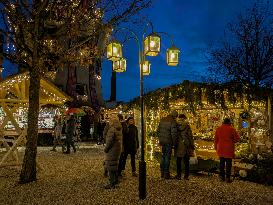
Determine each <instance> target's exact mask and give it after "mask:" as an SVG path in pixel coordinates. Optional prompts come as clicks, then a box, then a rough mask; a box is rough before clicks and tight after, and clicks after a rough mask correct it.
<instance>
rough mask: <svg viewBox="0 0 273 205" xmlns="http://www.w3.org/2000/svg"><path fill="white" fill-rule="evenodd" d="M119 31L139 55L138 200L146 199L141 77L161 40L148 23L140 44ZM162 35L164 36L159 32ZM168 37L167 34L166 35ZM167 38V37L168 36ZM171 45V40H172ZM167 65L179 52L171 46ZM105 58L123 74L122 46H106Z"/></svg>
mask: <svg viewBox="0 0 273 205" xmlns="http://www.w3.org/2000/svg"><path fill="white" fill-rule="evenodd" d="M148 25H151V27H152V33H151V34H150V35H148V36H147V37H146V38H144V37H145V34H146V29H147V26H148ZM120 30H127V31H129V32H130V33H131V34H132V35H133V38H134V39H135V40H136V42H137V44H138V54H139V58H138V59H139V68H140V112H141V139H140V144H141V150H140V155H141V157H140V161H139V187H138V188H139V198H140V199H145V198H146V193H147V192H146V161H145V123H144V98H143V94H144V83H143V76H146V75H149V74H150V66H151V64H150V62H149V61H147V60H146V55H148V56H156V55H158V53H159V52H160V43H161V39H160V36H159V35H158V34H159V33H154V32H153V26H152V24H151V23H150V22H149V23H148V24H147V25H146V27H145V29H144V32H143V35H142V42H141V43H140V41H139V38H138V37H137V35H136V34H135V33H134V32H133V31H132V30H131V29H128V28H121V29H120ZM160 33H162V34H166V33H163V32H160ZM167 35H168V34H167ZM168 36H169V35H168ZM172 44H173V39H172ZM166 57H167V64H168V65H169V66H176V65H177V64H178V60H179V50H178V48H176V47H175V46H174V44H173V45H172V47H171V48H169V49H168V50H167V53H166ZM107 58H108V59H109V60H112V61H113V70H114V71H116V72H124V71H125V70H126V59H125V58H123V57H122V46H121V44H120V43H119V42H118V41H112V42H111V43H110V44H108V45H107Z"/></svg>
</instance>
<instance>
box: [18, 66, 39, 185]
mask: <svg viewBox="0 0 273 205" xmlns="http://www.w3.org/2000/svg"><path fill="white" fill-rule="evenodd" d="M40 78H41V77H40V72H39V70H38V71H36V70H33V71H32V72H30V86H29V108H28V130H27V143H26V150H25V156H24V161H23V165H22V170H21V174H20V183H28V182H32V181H36V179H37V178H36V155H37V139H38V116H39V90H40Z"/></svg>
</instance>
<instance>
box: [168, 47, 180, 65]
mask: <svg viewBox="0 0 273 205" xmlns="http://www.w3.org/2000/svg"><path fill="white" fill-rule="evenodd" d="M179 53H180V51H179V49H178V48H176V47H175V46H174V45H173V46H172V47H171V48H169V49H168V50H167V53H166V56H167V64H168V65H169V66H177V65H178V63H179Z"/></svg>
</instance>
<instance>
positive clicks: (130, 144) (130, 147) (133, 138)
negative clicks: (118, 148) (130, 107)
mask: <svg viewBox="0 0 273 205" xmlns="http://www.w3.org/2000/svg"><path fill="white" fill-rule="evenodd" d="M127 124H128V127H127V132H126V133H125V134H124V136H123V151H124V152H123V155H122V156H121V159H120V161H121V163H120V167H119V175H121V171H122V170H125V166H126V160H127V157H128V155H129V154H130V156H131V167H132V176H137V174H136V160H135V156H136V153H137V149H138V148H139V142H138V131H137V127H136V126H135V121H134V118H132V117H129V118H128V119H127Z"/></svg>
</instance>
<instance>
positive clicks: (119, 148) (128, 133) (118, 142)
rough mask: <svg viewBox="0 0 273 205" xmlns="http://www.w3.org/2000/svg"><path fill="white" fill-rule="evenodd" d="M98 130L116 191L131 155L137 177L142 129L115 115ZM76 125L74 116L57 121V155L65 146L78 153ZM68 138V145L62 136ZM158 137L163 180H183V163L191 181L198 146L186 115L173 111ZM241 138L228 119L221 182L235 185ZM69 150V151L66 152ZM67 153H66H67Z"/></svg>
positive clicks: (220, 137)
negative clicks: (235, 161)
mask: <svg viewBox="0 0 273 205" xmlns="http://www.w3.org/2000/svg"><path fill="white" fill-rule="evenodd" d="M100 126H101V127H99V128H98V130H99V132H98V138H99V142H101V144H103V145H104V146H105V147H104V152H105V161H104V175H105V177H108V179H109V184H107V185H106V186H105V188H106V189H111V188H115V186H116V185H117V184H118V183H119V181H120V180H119V179H120V178H122V175H123V171H124V170H125V167H126V161H127V158H128V155H130V158H131V170H132V176H133V177H136V176H137V173H136V153H137V151H138V148H139V141H138V129H137V127H136V125H135V121H134V118H133V117H128V118H127V119H126V120H124V118H123V116H122V115H121V114H118V115H111V116H110V118H109V121H108V122H104V123H101V124H100ZM75 130H76V121H75V117H74V115H70V116H68V118H67V119H66V120H64V122H63V123H62V121H61V120H60V119H57V120H56V126H55V130H54V134H55V137H54V146H53V149H52V151H56V146H57V145H61V146H62V149H63V152H64V153H66V154H69V153H70V147H72V148H73V151H74V152H76V147H75V144H74V140H73V138H74V136H75ZM64 134H65V136H66V139H65V142H63V141H62V136H63V135H64ZM157 134H158V137H159V144H160V146H161V148H162V158H161V162H160V171H161V178H162V179H177V180H181V179H182V166H181V165H182V161H183V163H184V167H185V170H184V176H183V178H184V179H185V180H189V174H190V157H194V156H195V155H196V154H195V145H194V138H193V134H192V130H191V127H190V125H189V123H188V120H187V117H186V115H184V114H178V113H177V111H172V112H171V113H170V114H169V115H167V116H166V117H164V118H162V119H161V120H160V123H159V125H158V129H157ZM239 139H240V138H239V135H238V133H237V132H236V130H235V129H234V128H233V127H232V123H231V120H230V119H229V118H225V119H224V121H223V124H222V125H221V126H219V127H218V128H217V129H216V132H215V140H214V147H215V150H216V151H217V154H218V156H219V158H220V174H219V176H220V180H221V181H226V182H231V167H232V159H233V158H234V157H235V154H234V153H235V149H234V146H235V143H236V142H238V141H239ZM65 146H66V148H65ZM65 150H66V151H65ZM172 153H174V156H175V157H176V176H174V177H173V176H171V174H170V162H171V156H172Z"/></svg>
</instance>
